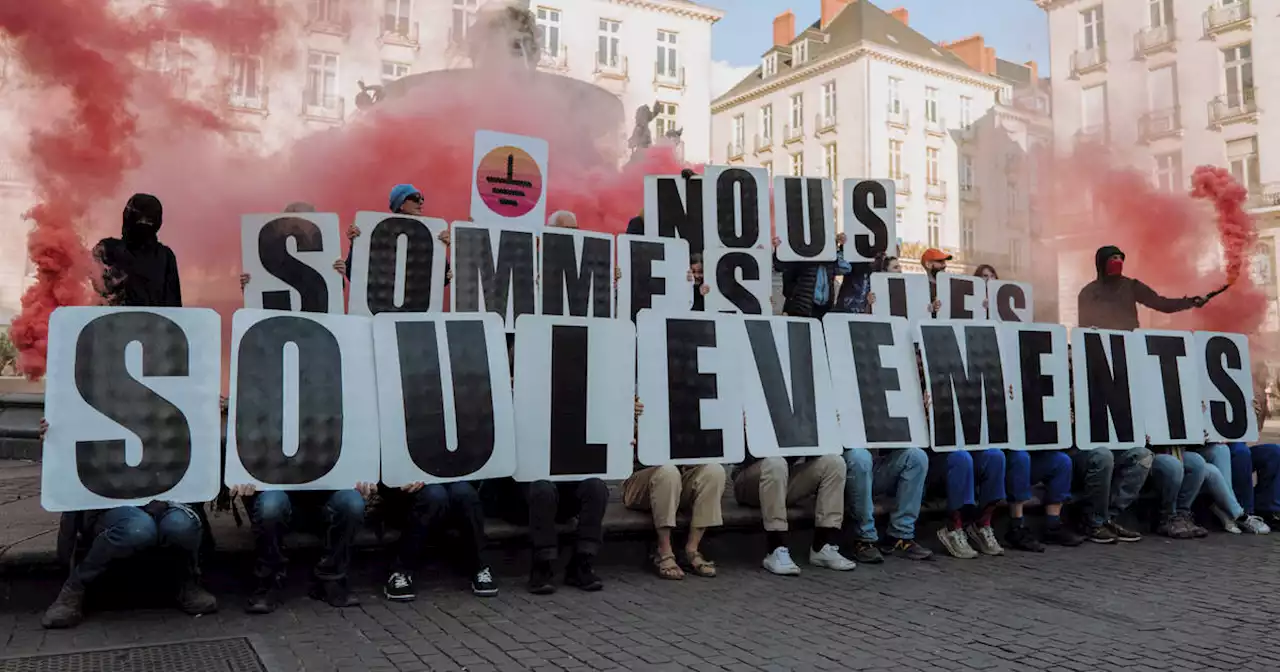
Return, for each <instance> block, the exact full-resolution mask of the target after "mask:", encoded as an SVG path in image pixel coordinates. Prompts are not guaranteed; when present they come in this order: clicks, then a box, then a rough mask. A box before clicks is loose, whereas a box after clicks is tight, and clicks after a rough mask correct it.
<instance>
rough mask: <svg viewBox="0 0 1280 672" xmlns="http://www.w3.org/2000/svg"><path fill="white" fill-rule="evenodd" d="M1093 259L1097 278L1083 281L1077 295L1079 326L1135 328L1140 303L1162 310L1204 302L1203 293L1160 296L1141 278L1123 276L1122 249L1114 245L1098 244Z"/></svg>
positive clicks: (1177, 309) (1166, 311) (1179, 308)
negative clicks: (1085, 282) (1176, 297)
mask: <svg viewBox="0 0 1280 672" xmlns="http://www.w3.org/2000/svg"><path fill="white" fill-rule="evenodd" d="M1094 263H1095V265H1096V266H1097V268H1098V279H1097V280H1094V281H1093V282H1090V283H1089V284H1087V285H1085V286H1084V288H1083V289H1081V290H1080V295H1079V296H1078V297H1077V299H1076V300H1077V308H1078V311H1079V322H1080V326H1082V327H1096V328H1098V329H1124V330H1132V329H1137V328H1138V304H1139V303H1141V304H1142V305H1144V306H1146V307H1148V308H1150V309H1152V310H1158V311H1160V312H1162V313H1177V312H1181V311H1184V310H1186V309H1188V308H1199V307H1200V306H1203V305H1204V303H1205V300H1206V299H1205V297H1203V296H1184V297H1182V298H1180V299H1170V298H1167V297H1163V296H1160V295H1159V294H1157V293H1156V292H1155V290H1153V289H1151V288H1150V287H1148V286H1147V285H1146V283H1144V282H1142V281H1141V280H1137V279H1134V278H1129V277H1125V275H1124V252H1121V251H1120V248H1118V247H1115V246H1114V245H1108V246H1106V247H1100V248H1098V252H1097V253H1096V254H1095V255H1094Z"/></svg>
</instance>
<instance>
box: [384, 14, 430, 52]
mask: <svg viewBox="0 0 1280 672" xmlns="http://www.w3.org/2000/svg"><path fill="white" fill-rule="evenodd" d="M378 43H379V44H382V45H384V46H385V45H396V46H400V47H410V48H412V49H417V48H418V47H420V46H421V44H422V43H421V42H419V41H418V22H417V21H407V20H399V21H393V20H391V17H388V18H387V20H385V21H383V26H382V34H381V35H379V36H378Z"/></svg>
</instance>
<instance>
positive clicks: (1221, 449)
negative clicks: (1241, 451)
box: [1196, 443, 1252, 518]
mask: <svg viewBox="0 0 1280 672" xmlns="http://www.w3.org/2000/svg"><path fill="white" fill-rule="evenodd" d="M1245 450H1248V448H1246V449H1245ZM1196 452H1197V453H1199V455H1200V457H1203V458H1204V459H1205V462H1206V463H1207V465H1206V468H1205V474H1204V490H1205V492H1207V493H1209V497H1211V498H1212V499H1213V503H1214V504H1217V505H1218V508H1220V509H1222V510H1223V511H1226V512H1227V513H1228V514H1230V515H1231V517H1232V518H1239V517H1240V516H1241V515H1243V514H1244V507H1242V506H1240V502H1238V501H1237V500H1236V493H1235V491H1234V490H1233V489H1232V487H1231V480H1232V471H1231V448H1229V447H1228V446H1227V444H1225V443H1210V444H1208V445H1206V446H1205V447H1203V448H1197V449H1196ZM1250 476H1251V477H1252V474H1250Z"/></svg>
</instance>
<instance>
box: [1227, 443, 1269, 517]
mask: <svg viewBox="0 0 1280 672" xmlns="http://www.w3.org/2000/svg"><path fill="white" fill-rule="evenodd" d="M1227 445H1228V447H1229V448H1230V449H1231V486H1232V489H1233V490H1235V493H1236V501H1238V502H1240V506H1241V507H1243V508H1244V510H1245V512H1246V513H1254V501H1255V498H1256V499H1257V512H1258V513H1280V489H1278V486H1280V479H1278V478H1276V477H1277V476H1280V446H1277V445H1276V444H1274V443H1260V444H1258V445H1256V446H1253V447H1252V448H1250V447H1248V446H1246V445H1244V444H1243V443H1230V444H1227ZM1255 472H1256V473H1257V474H1258V485H1257V486H1256V487H1255V486H1254V485H1253V475H1254V473H1255Z"/></svg>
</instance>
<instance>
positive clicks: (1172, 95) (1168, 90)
mask: <svg viewBox="0 0 1280 672" xmlns="http://www.w3.org/2000/svg"><path fill="white" fill-rule="evenodd" d="M1175 67H1176V66H1174V65H1170V66H1168V67H1166V68H1157V69H1155V70H1152V71H1151V72H1149V73H1147V102H1148V103H1149V104H1150V105H1151V108H1150V110H1151V111H1152V112H1163V111H1166V110H1173V108H1174V107H1177V105H1178V84H1177V81H1178V78H1177V76H1176V75H1175V72H1176V71H1175V70H1174V68H1175Z"/></svg>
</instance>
